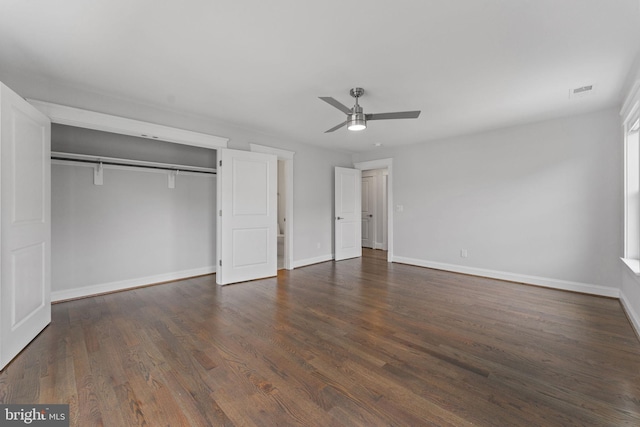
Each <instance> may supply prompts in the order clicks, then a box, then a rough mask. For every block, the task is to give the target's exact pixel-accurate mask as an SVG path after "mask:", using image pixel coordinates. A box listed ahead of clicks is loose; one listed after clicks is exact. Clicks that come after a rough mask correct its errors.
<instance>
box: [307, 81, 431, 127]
mask: <svg viewBox="0 0 640 427" xmlns="http://www.w3.org/2000/svg"><path fill="white" fill-rule="evenodd" d="M349 93H350V94H351V96H352V97H354V98H355V99H356V105H354V106H353V108H349V107H347V106H346V105H344V104H342V103H340V102H339V101H337V100H336V99H334V98H332V97H330V96H321V97H319V98H320V99H322V100H323V101H324V102H326V103H327V104H329V105H333V106H334V107H336V108H337V109H338V110H340V111H342V112H343V113H345V114H346V115H347V120H345V121H344V122H342V123H340V124H339V125H337V126H334V127H332V128H331V129H329V130H328V131H325V133H329V132H333V131H334V130H337V129H340V128H341V127H342V126H344V125H347V129H349V130H363V129H366V128H367V120H389V119H417V118H418V116H419V115H420V111H398V112H395V113H376V114H365V113H363V112H362V107H361V106H360V105H359V104H358V98H360V97H361V96H362V95H363V94H364V89H362V88H361V87H355V88H353V89H351V90H350V91H349Z"/></svg>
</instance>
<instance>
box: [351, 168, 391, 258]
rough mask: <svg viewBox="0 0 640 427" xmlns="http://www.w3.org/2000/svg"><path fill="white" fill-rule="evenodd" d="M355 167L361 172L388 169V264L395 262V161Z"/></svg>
mask: <svg viewBox="0 0 640 427" xmlns="http://www.w3.org/2000/svg"><path fill="white" fill-rule="evenodd" d="M353 167H354V168H356V169H360V170H370V169H387V173H388V176H389V177H388V178H387V251H388V252H387V262H392V261H393V257H394V255H393V159H392V158H387V159H379V160H370V161H367V162H355V163H354V164H353Z"/></svg>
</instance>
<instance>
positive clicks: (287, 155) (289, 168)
mask: <svg viewBox="0 0 640 427" xmlns="http://www.w3.org/2000/svg"><path fill="white" fill-rule="evenodd" d="M249 148H250V149H251V151H252V152H255V153H262V154H275V155H276V156H278V160H282V161H284V174H285V177H286V178H285V181H286V182H285V191H284V192H285V194H286V199H285V202H284V203H285V213H284V217H285V224H284V268H285V269H287V270H293V269H294V268H296V267H295V265H294V262H293V156H294V155H295V154H296V153H295V151H288V150H282V149H280V148H273V147H268V146H266V145H259V144H253V143H249Z"/></svg>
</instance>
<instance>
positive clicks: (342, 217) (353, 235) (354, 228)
mask: <svg viewBox="0 0 640 427" xmlns="http://www.w3.org/2000/svg"><path fill="white" fill-rule="evenodd" d="M361 179H362V173H361V171H360V170H358V169H348V168H339V167H336V168H335V194H334V196H335V215H334V229H335V243H334V245H335V248H334V249H335V251H334V252H335V255H334V259H335V260H336V261H339V260H341V259H347V258H356V257H359V256H362V238H361V235H362V228H361V215H362V212H361V209H360V205H361V203H362V200H361V195H360V193H361V185H362V181H361Z"/></svg>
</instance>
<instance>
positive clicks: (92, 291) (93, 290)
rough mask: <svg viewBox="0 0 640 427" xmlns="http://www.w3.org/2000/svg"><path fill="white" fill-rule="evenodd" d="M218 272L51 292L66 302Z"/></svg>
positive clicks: (168, 275)
mask: <svg viewBox="0 0 640 427" xmlns="http://www.w3.org/2000/svg"><path fill="white" fill-rule="evenodd" d="M215 272H216V267H215V266H209V267H202V268H195V269H192V270H183V271H175V272H172V273H165V274H157V275H154V276H146V277H138V278H135V279H128V280H121V281H118V282H110V283H100V284H97V285H90V286H83V287H81V288H74V289H63V290H60V291H52V292H51V301H52V302H56V301H64V300H68V299H74V298H83V297H89V296H93V295H99V294H104V293H108V292H115V291H122V290H125V289H132V288H137V287H140V286H146V285H152V284H154V283H162V282H169V281H172V280H180V279H186V278H189V277H194V276H202V275H205V274H212V273H215Z"/></svg>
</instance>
